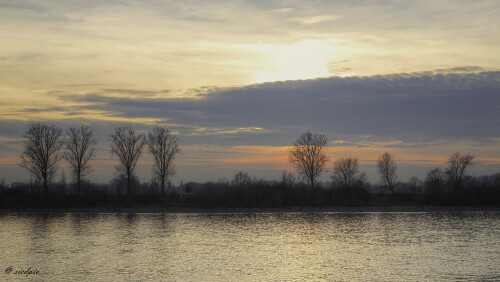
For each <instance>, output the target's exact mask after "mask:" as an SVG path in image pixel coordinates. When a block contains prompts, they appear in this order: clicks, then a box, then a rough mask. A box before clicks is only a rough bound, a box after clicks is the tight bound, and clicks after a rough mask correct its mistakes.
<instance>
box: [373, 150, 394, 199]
mask: <svg viewBox="0 0 500 282" xmlns="http://www.w3.org/2000/svg"><path fill="white" fill-rule="evenodd" d="M377 169H378V173H379V174H380V181H381V182H382V184H383V185H385V186H387V187H388V188H389V191H391V193H394V184H395V183H396V179H397V177H396V161H394V156H393V155H391V154H390V153H389V152H385V153H383V154H382V155H379V156H378V161H377Z"/></svg>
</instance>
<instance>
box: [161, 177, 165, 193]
mask: <svg viewBox="0 0 500 282" xmlns="http://www.w3.org/2000/svg"><path fill="white" fill-rule="evenodd" d="M161 196H162V197H163V196H165V178H163V177H162V179H161Z"/></svg>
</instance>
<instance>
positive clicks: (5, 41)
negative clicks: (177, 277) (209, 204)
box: [0, 0, 500, 184]
mask: <svg viewBox="0 0 500 282" xmlns="http://www.w3.org/2000/svg"><path fill="white" fill-rule="evenodd" d="M499 14H500V2H498V1H118V0H117V1H92V0H89V1H49V0H47V1H7V0H0V36H1V38H2V43H1V44H0V99H1V101H2V102H1V103H0V178H5V180H6V181H7V182H13V181H29V179H30V175H29V174H28V173H27V171H26V170H24V169H23V168H21V167H19V164H20V154H21V152H22V142H23V137H22V135H23V134H24V132H25V131H26V130H27V129H28V127H29V126H30V125H31V124H33V123H35V122H43V123H46V124H55V125H57V126H60V127H61V128H63V129H67V128H69V127H76V126H79V125H81V124H86V125H88V126H90V127H92V128H94V131H95V135H96V138H97V139H98V145H97V154H96V158H95V160H94V163H93V165H94V172H93V173H92V174H91V175H90V176H89V179H90V180H92V181H96V182H102V183H107V182H109V181H110V180H111V179H112V178H113V177H114V167H115V165H117V160H116V159H114V158H112V156H111V153H110V152H109V139H110V137H109V135H110V133H111V132H112V130H113V128H115V127H117V126H131V127H133V128H135V129H136V130H138V131H139V132H147V131H148V130H150V129H151V128H153V127H155V126H162V127H166V128H168V129H170V130H171V131H172V132H174V133H175V134H176V136H177V137H178V139H179V144H180V146H181V150H182V151H181V153H180V154H179V155H178V157H177V159H176V168H177V174H176V176H175V177H174V178H173V182H174V183H177V184H178V183H179V182H180V181H184V182H187V181H218V180H219V179H223V178H227V179H231V178H232V175H234V174H235V173H236V172H237V171H240V170H242V171H246V172H248V173H249V174H250V175H251V176H253V177H258V178H264V179H268V180H271V179H277V178H278V177H279V175H280V174H281V171H283V170H288V171H292V170H293V167H291V165H290V164H289V163H288V147H289V146H290V145H292V143H293V141H294V140H295V139H296V138H298V136H299V135H300V134H301V133H303V132H305V131H308V130H309V131H311V132H317V133H323V134H325V135H326V137H327V138H328V139H329V143H328V148H327V152H328V155H329V157H330V162H329V165H328V167H327V168H328V169H329V170H328V171H326V172H325V173H324V174H323V176H322V180H325V181H327V180H328V177H329V175H330V174H331V172H330V171H331V168H332V166H333V161H334V160H335V159H337V158H339V157H350V156H352V157H357V158H358V159H359V161H360V163H361V169H362V170H363V171H364V172H366V173H367V176H368V179H369V180H370V182H372V183H376V182H377V180H378V176H377V173H376V167H375V162H376V159H377V156H378V155H379V154H381V153H383V152H385V151H389V152H391V153H392V154H393V155H394V156H395V159H396V162H397V164H398V176H399V179H400V180H401V181H406V180H408V178H410V177H411V176H417V177H419V178H420V179H422V180H423V179H424V178H425V174H426V172H427V171H428V170H430V169H432V168H434V167H442V168H443V167H445V166H446V159H447V157H448V156H449V155H450V154H452V153H454V152H456V151H459V152H463V153H471V154H472V155H474V156H475V161H476V162H475V166H474V167H473V168H472V169H471V170H470V173H471V174H472V175H475V176H479V175H484V174H492V173H498V172H500V150H499V148H500V131H499V129H500V48H499V47H498V46H500V36H498V30H500V18H499V17H498V15H499ZM151 165H152V163H151V158H150V156H148V153H147V152H146V151H145V152H144V156H143V158H142V159H141V161H140V165H139V166H138V168H137V174H138V176H139V178H140V179H141V181H150V180H151ZM63 170H64V171H65V173H66V174H67V177H69V169H68V167H67V164H65V163H64V162H61V169H60V171H63Z"/></svg>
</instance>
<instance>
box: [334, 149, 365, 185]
mask: <svg viewBox="0 0 500 282" xmlns="http://www.w3.org/2000/svg"><path fill="white" fill-rule="evenodd" d="M332 178H333V180H334V181H335V182H337V183H338V184H340V185H341V186H342V187H346V188H350V187H351V186H352V185H354V184H355V183H356V182H359V181H363V178H364V174H362V173H360V172H359V163H358V159H357V158H351V157H349V158H339V159H337V160H336V161H335V163H334V165H333V175H332Z"/></svg>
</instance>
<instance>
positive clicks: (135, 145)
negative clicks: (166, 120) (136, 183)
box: [110, 127, 146, 195]
mask: <svg viewBox="0 0 500 282" xmlns="http://www.w3.org/2000/svg"><path fill="white" fill-rule="evenodd" d="M144 145H146V136H145V135H144V134H142V133H136V132H135V130H133V129H132V128H130V127H116V128H115V129H114V133H113V134H111V144H110V150H111V155H116V156H117V157H118V159H119V160H120V164H119V165H118V166H116V171H117V173H118V175H119V176H120V177H124V178H126V179H127V194H128V195H130V190H131V186H132V183H133V180H134V175H133V173H134V169H135V167H136V165H137V161H138V160H139V158H140V156H141V153H142V149H143V147H144Z"/></svg>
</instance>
